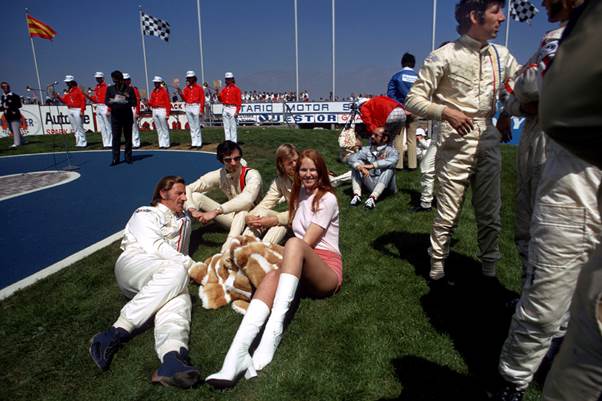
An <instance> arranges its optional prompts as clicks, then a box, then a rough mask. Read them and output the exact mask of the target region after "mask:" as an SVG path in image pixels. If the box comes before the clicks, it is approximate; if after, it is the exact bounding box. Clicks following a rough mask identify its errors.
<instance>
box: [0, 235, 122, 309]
mask: <svg viewBox="0 0 602 401" xmlns="http://www.w3.org/2000/svg"><path fill="white" fill-rule="evenodd" d="M123 231H124V230H121V231H119V232H117V233H115V234H113V235H111V236H109V237H107V238H105V239H103V240H102V241H99V242H97V243H95V244H93V245H90V246H89V247H87V248H84V249H82V250H81V251H79V252H76V253H74V254H73V255H71V256H67V257H66V258H65V259H63V260H61V261H58V262H56V263H55V264H52V265H50V266H48V267H46V268H44V269H42V270H40V271H38V272H37V273H34V274H32V275H31V276H29V277H26V278H24V279H23V280H20V281H17V282H16V283H14V284H11V285H9V286H8V287H5V288H3V289H1V290H0V301H1V300H3V299H6V298H8V297H10V296H11V295H13V294H14V293H15V292H16V291H18V290H22V289H23V288H26V287H29V286H30V285H32V284H34V283H36V282H37V281H39V280H41V279H43V278H46V277H48V276H50V275H51V274H54V273H56V272H58V271H60V270H63V269H64V268H65V267H67V266H70V265H72V264H73V263H75V262H78V261H80V260H82V259H83V258H85V257H87V256H90V255H91V254H93V253H94V252H96V251H98V250H100V249H102V248H104V247H106V246H108V245H110V244H112V243H113V242H115V241H117V240H118V239H120V238H121V237H123Z"/></svg>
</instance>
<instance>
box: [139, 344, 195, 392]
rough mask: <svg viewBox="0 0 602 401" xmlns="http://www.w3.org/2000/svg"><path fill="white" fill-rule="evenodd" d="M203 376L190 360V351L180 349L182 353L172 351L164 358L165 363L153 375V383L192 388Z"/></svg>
mask: <svg viewBox="0 0 602 401" xmlns="http://www.w3.org/2000/svg"><path fill="white" fill-rule="evenodd" d="M200 376H201V373H200V372H199V370H198V369H197V368H195V367H194V366H192V365H191V364H190V361H189V360H188V350H187V349H186V348H184V347H181V348H180V352H177V351H171V352H168V353H167V354H165V356H164V357H163V363H162V364H161V366H159V369H157V370H156V371H155V372H154V373H153V377H152V379H151V380H152V382H153V383H161V384H162V385H164V386H167V387H179V388H190V387H192V386H194V385H195V384H196V383H197V382H198V381H199V378H200Z"/></svg>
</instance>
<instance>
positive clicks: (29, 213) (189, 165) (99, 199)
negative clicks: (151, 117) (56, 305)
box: [0, 151, 220, 288]
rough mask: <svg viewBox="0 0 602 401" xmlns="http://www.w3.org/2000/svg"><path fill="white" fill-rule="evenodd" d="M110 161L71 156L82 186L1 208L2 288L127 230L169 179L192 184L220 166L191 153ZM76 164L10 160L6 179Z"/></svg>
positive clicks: (98, 155)
mask: <svg viewBox="0 0 602 401" xmlns="http://www.w3.org/2000/svg"><path fill="white" fill-rule="evenodd" d="M110 160H111V153H110V151H90V152H74V153H71V154H70V162H71V164H72V165H76V166H78V167H79V169H78V170H76V171H77V172H78V173H79V174H80V175H81V176H80V178H79V179H77V180H74V181H71V182H69V183H67V184H64V185H59V186H56V187H52V188H48V189H43V190H41V191H36V192H33V193H30V194H26V195H22V196H17V197H15V198H11V199H7V200H4V201H0V218H1V220H2V230H0V288H4V287H6V286H8V285H10V284H13V283H15V282H17V281H19V280H21V279H23V278H25V277H28V276H29V275H31V274H33V273H36V272H37V271H39V270H41V269H43V268H45V267H47V266H50V265H52V264H53V263H56V262H58V261H60V260H62V259H64V258H66V257H67V256H69V255H72V254H74V253H76V252H78V251H80V250H82V249H84V248H86V247H88V246H90V245H93V244H95V243H96V242H98V241H100V240H102V239H104V238H106V237H108V236H110V235H112V234H114V233H116V232H118V231H120V230H122V229H123V228H124V227H125V224H126V223H127V220H128V219H129V217H130V216H131V214H132V212H133V211H134V209H136V208H137V207H138V206H141V205H146V204H149V202H150V198H151V196H152V191H153V189H154V185H155V184H156V183H157V181H158V180H159V179H160V178H161V177H163V176H166V175H181V176H183V177H184V179H185V180H186V182H191V181H193V180H195V179H197V178H198V177H199V176H200V175H201V174H204V173H205V172H207V171H211V170H214V169H216V168H218V167H220V164H219V162H218V161H217V160H216V158H215V155H213V154H209V153H201V152H186V151H135V152H134V164H131V165H128V164H125V163H122V164H119V165H117V166H115V167H109V163H110ZM68 163H69V160H68V159H67V156H66V154H65V153H57V154H54V155H53V154H41V155H28V156H19V157H3V158H0V176H4V175H9V174H18V173H25V172H32V171H46V170H62V169H64V168H65V167H66V166H67V165H68Z"/></svg>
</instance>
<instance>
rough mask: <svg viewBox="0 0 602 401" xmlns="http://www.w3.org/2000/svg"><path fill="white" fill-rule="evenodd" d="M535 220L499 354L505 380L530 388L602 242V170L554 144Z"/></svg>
mask: <svg viewBox="0 0 602 401" xmlns="http://www.w3.org/2000/svg"><path fill="white" fill-rule="evenodd" d="M547 147H548V161H547V162H546V164H545V166H544V169H543V172H542V175H541V178H540V183H539V187H538V190H537V194H536V199H537V200H536V202H535V207H534V209H533V216H532V218H531V230H530V236H531V240H530V242H529V261H528V263H529V268H530V269H531V270H532V276H531V277H530V279H529V280H527V281H525V282H524V284H523V290H522V293H521V298H520V301H519V302H518V304H517V306H516V311H515V312H514V316H512V323H511V324H510V330H509V333H508V338H507V339H506V342H505V343H504V346H503V348H502V353H501V355H500V363H499V370H500V373H501V375H502V377H503V378H504V379H505V380H506V381H508V382H510V383H513V384H514V385H515V386H517V388H519V389H524V388H526V387H527V386H528V385H529V383H530V382H531V380H532V379H533V375H534V374H535V372H536V371H537V368H538V367H539V365H540V363H541V361H542V359H543V357H544V356H545V354H546V352H547V351H548V348H549V346H550V342H551V341H552V338H554V337H555V336H557V335H558V334H559V331H560V329H561V327H562V325H563V323H564V322H565V319H566V314H567V312H568V311H569V307H570V304H571V298H572V297H573V292H574V291H575V285H576V283H577V277H578V276H579V272H580V271H581V268H582V266H583V265H584V264H585V263H586V262H587V261H588V260H589V259H590V257H591V255H592V254H593V252H594V250H595V248H596V247H597V246H599V244H600V236H601V235H602V221H600V212H599V210H598V207H599V205H600V201H601V198H600V195H601V194H600V193H599V188H600V183H601V180H602V173H601V171H600V170H599V169H598V168H596V167H594V166H592V165H591V164H589V163H587V162H585V161H583V160H581V159H579V158H577V157H575V156H574V155H572V154H571V153H570V152H569V151H568V150H566V149H564V148H562V147H561V146H559V145H558V144H556V143H555V142H553V141H549V142H548V145H547Z"/></svg>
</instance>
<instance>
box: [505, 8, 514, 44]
mask: <svg viewBox="0 0 602 401" xmlns="http://www.w3.org/2000/svg"><path fill="white" fill-rule="evenodd" d="M510 1H512V0H510ZM509 36H510V3H508V13H507V15H506V40H505V42H504V46H506V47H508V38H509Z"/></svg>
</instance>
